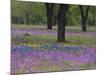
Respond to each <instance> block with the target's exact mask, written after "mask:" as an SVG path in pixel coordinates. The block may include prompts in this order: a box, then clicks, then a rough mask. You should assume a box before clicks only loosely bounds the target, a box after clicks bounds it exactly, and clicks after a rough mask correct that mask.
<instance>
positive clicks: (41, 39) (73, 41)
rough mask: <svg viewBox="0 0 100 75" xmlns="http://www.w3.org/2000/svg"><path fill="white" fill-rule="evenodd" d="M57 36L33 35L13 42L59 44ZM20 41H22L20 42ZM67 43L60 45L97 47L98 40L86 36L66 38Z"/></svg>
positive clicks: (17, 38)
mask: <svg viewBox="0 0 100 75" xmlns="http://www.w3.org/2000/svg"><path fill="white" fill-rule="evenodd" d="M56 39H57V37H56V36H50V35H35V36H34V35H32V36H21V37H13V38H12V42H13V43H16V42H17V44H40V45H41V44H43V43H58V42H57V40H56ZM18 40H20V41H18ZM66 41H67V42H64V43H63V42H62V43H59V44H67V45H89V46H92V45H93V46H95V44H96V40H95V37H89V36H88V37H85V36H66Z"/></svg>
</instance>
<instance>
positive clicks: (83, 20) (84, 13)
mask: <svg viewBox="0 0 100 75" xmlns="http://www.w3.org/2000/svg"><path fill="white" fill-rule="evenodd" d="M79 7H80V13H81V23H82V31H85V32H86V31H87V19H88V11H89V6H87V7H86V10H84V9H83V6H82V5H79Z"/></svg>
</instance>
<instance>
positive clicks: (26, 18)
mask: <svg viewBox="0 0 100 75" xmlns="http://www.w3.org/2000/svg"><path fill="white" fill-rule="evenodd" d="M24 24H27V25H28V24H29V14H28V13H25V18H24Z"/></svg>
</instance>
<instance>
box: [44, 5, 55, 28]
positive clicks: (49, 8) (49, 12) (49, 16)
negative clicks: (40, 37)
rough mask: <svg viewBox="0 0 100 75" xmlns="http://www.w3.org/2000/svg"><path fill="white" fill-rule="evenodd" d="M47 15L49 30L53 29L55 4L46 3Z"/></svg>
mask: <svg viewBox="0 0 100 75" xmlns="http://www.w3.org/2000/svg"><path fill="white" fill-rule="evenodd" d="M45 6H46V15H47V29H52V16H53V6H54V4H53V3H45Z"/></svg>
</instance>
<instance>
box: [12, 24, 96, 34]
mask: <svg viewBox="0 0 100 75" xmlns="http://www.w3.org/2000/svg"><path fill="white" fill-rule="evenodd" d="M12 27H15V28H17V29H36V28H37V29H47V26H46V25H24V24H23V25H12ZM87 30H88V32H95V31H96V28H95V27H93V26H90V27H87ZM52 31H57V26H53V29H52ZM66 31H68V32H81V31H82V27H81V26H66Z"/></svg>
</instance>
